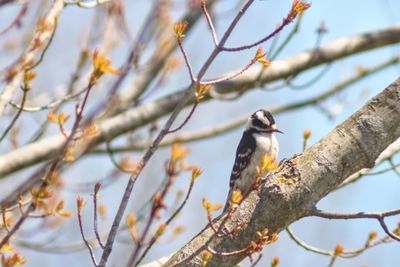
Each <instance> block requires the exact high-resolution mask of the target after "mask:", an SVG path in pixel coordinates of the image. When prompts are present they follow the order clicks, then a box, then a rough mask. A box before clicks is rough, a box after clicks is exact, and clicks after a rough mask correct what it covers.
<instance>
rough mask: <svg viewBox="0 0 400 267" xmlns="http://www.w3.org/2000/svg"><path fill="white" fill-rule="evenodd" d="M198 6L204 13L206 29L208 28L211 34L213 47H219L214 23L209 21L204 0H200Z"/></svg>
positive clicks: (209, 17)
mask: <svg viewBox="0 0 400 267" xmlns="http://www.w3.org/2000/svg"><path fill="white" fill-rule="evenodd" d="M200 6H201V10H202V11H203V13H204V16H205V17H206V20H207V24H208V27H209V29H210V31H211V34H212V38H213V41H214V45H215V47H217V46H218V45H219V41H218V36H217V32H216V31H215V27H214V23H213V21H212V19H211V16H210V14H209V13H208V10H207V5H206V1H205V0H201V1H200Z"/></svg>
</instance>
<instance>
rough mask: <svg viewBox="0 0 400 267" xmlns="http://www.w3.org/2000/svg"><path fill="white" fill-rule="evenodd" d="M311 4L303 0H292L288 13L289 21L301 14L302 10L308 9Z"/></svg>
mask: <svg viewBox="0 0 400 267" xmlns="http://www.w3.org/2000/svg"><path fill="white" fill-rule="evenodd" d="M310 6H311V4H310V3H308V2H306V1H303V0H294V1H293V4H292V9H291V11H290V14H289V21H292V20H294V19H295V18H296V17H297V15H300V16H302V15H303V13H304V11H306V10H307V9H309V8H310Z"/></svg>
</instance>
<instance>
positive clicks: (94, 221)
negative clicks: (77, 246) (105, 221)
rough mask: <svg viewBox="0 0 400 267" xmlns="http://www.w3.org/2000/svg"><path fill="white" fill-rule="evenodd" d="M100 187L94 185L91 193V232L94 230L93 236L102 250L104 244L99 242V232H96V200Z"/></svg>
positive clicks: (97, 184) (99, 185) (98, 184)
mask: <svg viewBox="0 0 400 267" xmlns="http://www.w3.org/2000/svg"><path fill="white" fill-rule="evenodd" d="M100 187H101V184H100V183H96V185H95V186H94V193H93V230H94V234H95V236H96V239H97V242H99V245H100V247H101V248H102V249H104V244H103V242H102V241H101V237H100V234H99V230H98V223H97V198H98V193H99V190H100ZM85 243H86V242H85Z"/></svg>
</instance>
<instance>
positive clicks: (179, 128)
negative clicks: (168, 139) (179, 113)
mask: <svg viewBox="0 0 400 267" xmlns="http://www.w3.org/2000/svg"><path fill="white" fill-rule="evenodd" d="M198 103H199V102H198V101H196V102H194V104H193V106H192V109H191V110H190V112H189V114H188V115H187V116H186V118H185V120H184V121H183V122H182V123H181V124H180V125H179V126H178V127H176V128H175V129H172V130H168V133H169V134H170V133H175V132H177V131H179V130H181V129H182V128H183V127H184V126H185V125H186V124H187V123H188V122H189V120H190V118H191V117H192V115H193V113H194V111H195V110H196V107H197V105H198Z"/></svg>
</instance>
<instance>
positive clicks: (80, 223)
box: [76, 197, 101, 266]
mask: <svg viewBox="0 0 400 267" xmlns="http://www.w3.org/2000/svg"><path fill="white" fill-rule="evenodd" d="M80 201H84V200H83V199H81V198H80V197H78V199H77V203H76V204H77V210H78V222H79V230H80V232H81V236H82V239H83V242H84V243H85V245H86V247H87V249H88V250H89V254H90V258H91V259H92V262H93V265H94V266H97V261H96V257H95V255H94V252H93V249H92V246H91V245H90V244H89V242H88V240H87V239H86V237H85V232H84V230H83V226H82V214H81V213H82V208H83V207H82V204H81V203H80ZM96 238H97V236H96ZM100 244H101V243H100Z"/></svg>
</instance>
